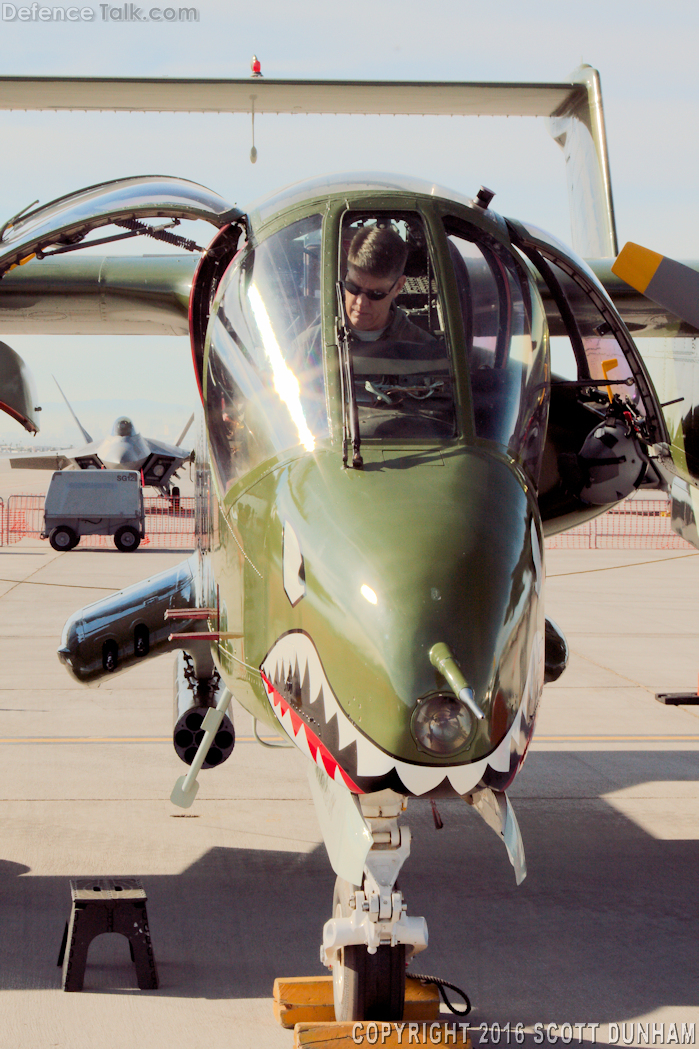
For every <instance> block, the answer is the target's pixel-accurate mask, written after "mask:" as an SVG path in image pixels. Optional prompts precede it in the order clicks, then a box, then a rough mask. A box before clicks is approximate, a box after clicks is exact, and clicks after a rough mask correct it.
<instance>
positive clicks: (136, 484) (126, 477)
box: [41, 470, 145, 552]
mask: <svg viewBox="0 0 699 1049" xmlns="http://www.w3.org/2000/svg"><path fill="white" fill-rule="evenodd" d="M144 529H145V516H144V512H143V490H142V488H141V475H140V474H139V472H138V470H58V471H56V473H54V475H53V477H52V478H51V483H50V484H49V489H48V491H47V493H46V500H45V502H44V531H43V532H42V533H41V537H42V539H45V538H46V537H47V536H48V539H49V542H50V543H51V546H52V547H53V548H54V550H61V551H63V550H72V549H73V547H75V546H77V545H78V543H79V542H80V536H81V535H113V536H114V545H115V546H116V548H117V550H123V551H124V552H128V551H129V550H135V549H136V548H137V547H138V545H139V543H140V542H141V539H143V536H144Z"/></svg>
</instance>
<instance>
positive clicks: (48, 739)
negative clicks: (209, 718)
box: [0, 736, 699, 746]
mask: <svg viewBox="0 0 699 1049" xmlns="http://www.w3.org/2000/svg"><path fill="white" fill-rule="evenodd" d="M262 739H263V740H264V741H265V743H266V742H268V741H269V742H274V743H277V742H279V743H282V742H284V741H283V740H282V739H281V738H280V737H279V736H263V737H262ZM697 739H699V736H697ZM235 741H236V743H256V742H257V740H256V739H255V737H254V736H236V739H235ZM19 743H22V744H32V743H170V744H172V736H18V737H16V738H14V739H13V738H10V737H7V738H3V739H0V745H4V744H7V745H10V746H13V745H16V744H19Z"/></svg>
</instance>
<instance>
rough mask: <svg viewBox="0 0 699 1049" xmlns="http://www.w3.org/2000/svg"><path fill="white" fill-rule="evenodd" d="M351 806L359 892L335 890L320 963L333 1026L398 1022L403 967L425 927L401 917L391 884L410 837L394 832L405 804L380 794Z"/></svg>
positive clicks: (344, 887) (344, 885) (341, 885)
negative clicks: (362, 848)
mask: <svg viewBox="0 0 699 1049" xmlns="http://www.w3.org/2000/svg"><path fill="white" fill-rule="evenodd" d="M359 800H360V804H361V808H362V814H363V816H364V819H365V820H366V823H367V824H368V826H369V828H370V830H371V834H372V839H373V844H372V847H371V849H370V851H369V853H368V855H367V857H366V861H365V865H364V876H363V878H362V884H361V886H357V885H351V884H350V883H349V882H347V881H343V879H341V878H338V879H337V881H336V883H335V894H334V898H333V917H332V918H331V919H330V921H328V922H326V923H325V928H324V929H323V946H322V947H321V961H322V962H323V963H324V964H325V965H329V966H330V967H331V968H332V973H333V993H334V1001H335V1019H336V1020H342V1021H348V1020H386V1021H391V1020H401V1019H402V1018H403V1006H404V1003H405V966H406V962H407V961H408V960H409V959H410V958H411V957H412V956H413V955H414V954H417V952H418V951H421V950H424V948H425V947H426V946H427V923H426V922H425V919H424V918H408V917H407V914H406V911H407V907H406V905H405V903H404V901H403V894H402V892H401V891H400V889H399V888H398V884H397V878H398V873H399V871H400V869H401V867H402V866H403V864H404V862H405V860H406V859H407V858H408V855H409V853H410V830H409V829H408V827H405V826H403V827H399V826H398V816H399V814H400V813H401V812H402V811H403V809H404V807H405V799H404V798H403V797H402V796H401V795H399V794H395V793H394V792H393V791H390V790H385V791H380V792H379V793H377V794H370V795H366V794H365V795H362V796H361V797H360V799H359Z"/></svg>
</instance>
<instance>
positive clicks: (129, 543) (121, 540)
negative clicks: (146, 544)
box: [114, 525, 141, 554]
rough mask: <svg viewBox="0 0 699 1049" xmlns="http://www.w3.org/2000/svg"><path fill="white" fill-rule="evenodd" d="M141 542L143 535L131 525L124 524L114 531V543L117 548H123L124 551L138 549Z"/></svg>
mask: <svg viewBox="0 0 699 1049" xmlns="http://www.w3.org/2000/svg"><path fill="white" fill-rule="evenodd" d="M140 542H141V537H140V535H139V534H138V532H137V531H136V529H135V528H132V527H131V526H130V525H122V527H121V528H117V530H116V532H115V533H114V545H115V547H116V548H117V550H121V551H122V553H125V554H126V553H128V552H129V551H130V550H136V549H137V548H138V546H139V544H140Z"/></svg>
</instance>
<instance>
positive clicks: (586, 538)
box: [0, 495, 694, 550]
mask: <svg viewBox="0 0 699 1049" xmlns="http://www.w3.org/2000/svg"><path fill="white" fill-rule="evenodd" d="M144 503H145V511H146V535H145V538H144V539H143V542H142V545H143V546H151V547H158V548H161V549H162V548H165V549H181V548H191V547H194V546H195V538H194V498H193V497H192V496H185V497H184V498H180V499H179V500H177V501H173V502H172V503H170V502H168V501H166V500H165V499H162V498H159V497H157V496H146V498H145V499H144ZM43 527H44V497H43V495H11V496H10V497H9V498H8V500H7V504H5V502H4V501H3V499H2V498H0V546H3V545H5V544H11V543H17V542H19V540H20V539H24V538H25V536H29V537H32V538H34V539H38V538H39V536H40V534H41V531H42V529H43ZM113 544H114V540H113V539H112V537H111V536H107V535H86V536H83V537H82V538H81V540H80V545H81V546H86V547H110V546H113ZM546 547H547V549H549V550H559V549H577V550H602V549H605V548H611V547H627V548H630V549H634V548H636V549H642V548H645V549H656V550H693V549H694V547H693V546H692V545H691V544H690V543H688V542H686V541H685V540H684V539H682V538H681V537H680V536H678V535H676V534H675V533H674V532H673V531H672V528H671V527H670V500H669V498H667V497H666V496H664V495H663V496H659V497H655V498H649V497H647V496H644V497H643V498H641V497H639V496H637V495H636V496H631V497H630V498H629V499H626V500H625V501H624V502H623V503H619V505H618V506H616V507H614V509H613V510H608V511H607V512H606V513H604V514H601V515H600V516H599V517H595V518H593V520H592V521H587V522H586V523H585V524H583V525H578V527H577V528H571V529H569V530H568V531H567V532H561V533H560V535H554V536H550V537H549V538H548V539H547V540H546Z"/></svg>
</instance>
